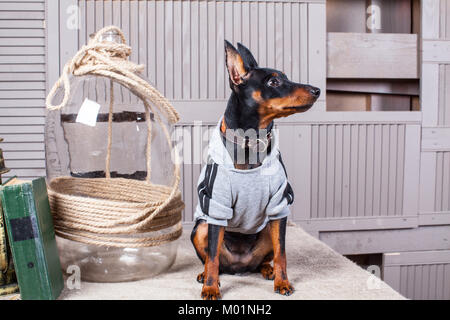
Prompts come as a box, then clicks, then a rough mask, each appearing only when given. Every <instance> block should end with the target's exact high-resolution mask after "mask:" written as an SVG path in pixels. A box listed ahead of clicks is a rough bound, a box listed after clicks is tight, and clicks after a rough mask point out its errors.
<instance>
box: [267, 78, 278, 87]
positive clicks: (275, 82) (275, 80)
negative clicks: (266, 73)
mask: <svg viewBox="0 0 450 320" xmlns="http://www.w3.org/2000/svg"><path fill="white" fill-rule="evenodd" d="M267 85H268V86H269V87H274V88H276V87H279V86H280V85H281V80H280V79H279V78H277V77H273V78H270V79H269V81H267Z"/></svg>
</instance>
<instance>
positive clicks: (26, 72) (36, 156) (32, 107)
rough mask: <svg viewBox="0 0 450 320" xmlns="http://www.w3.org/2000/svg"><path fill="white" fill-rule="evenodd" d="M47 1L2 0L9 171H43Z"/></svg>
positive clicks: (1, 113)
mask: <svg viewBox="0 0 450 320" xmlns="http://www.w3.org/2000/svg"><path fill="white" fill-rule="evenodd" d="M44 18H45V3H44V0H26V1H21V0H19V1H12V0H11V1H5V0H1V1H0V137H3V138H4V139H5V140H4V142H3V143H1V144H0V148H2V149H3V151H4V156H5V163H6V166H7V167H9V168H11V169H12V170H11V171H10V172H9V173H8V174H6V175H5V177H9V176H12V175H17V176H19V177H21V178H33V177H37V176H44V175H45V169H44V168H45V160H44V158H45V157H44V121H45V120H44V99H45V77H46V74H45V29H44Z"/></svg>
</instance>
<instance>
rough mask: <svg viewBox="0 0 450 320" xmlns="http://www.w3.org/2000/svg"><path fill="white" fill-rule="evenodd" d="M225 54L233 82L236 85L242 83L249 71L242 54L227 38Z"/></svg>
mask: <svg viewBox="0 0 450 320" xmlns="http://www.w3.org/2000/svg"><path fill="white" fill-rule="evenodd" d="M225 55H226V57H225V62H226V64H227V69H228V75H229V76H230V80H231V82H233V83H234V84H235V85H239V84H241V83H242V82H243V81H244V80H243V77H244V75H245V74H246V73H247V70H246V69H245V66H244V61H243V60H242V57H241V55H240V54H239V52H238V51H237V50H236V48H235V47H234V46H233V45H232V44H231V43H229V42H228V41H227V40H225Z"/></svg>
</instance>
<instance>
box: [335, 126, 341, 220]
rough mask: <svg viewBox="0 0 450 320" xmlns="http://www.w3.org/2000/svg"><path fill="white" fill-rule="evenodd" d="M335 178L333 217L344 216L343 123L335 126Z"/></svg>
mask: <svg viewBox="0 0 450 320" xmlns="http://www.w3.org/2000/svg"><path fill="white" fill-rule="evenodd" d="M335 133H336V137H335V141H334V146H335V159H334V167H335V177H334V178H335V180H334V188H333V189H334V190H333V193H334V194H333V197H334V205H333V217H341V216H342V189H343V188H342V181H343V179H342V175H343V125H336V126H335Z"/></svg>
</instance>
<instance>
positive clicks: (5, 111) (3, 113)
mask: <svg viewBox="0 0 450 320" xmlns="http://www.w3.org/2000/svg"><path fill="white" fill-rule="evenodd" d="M13 116H24V117H26V116H28V117H36V116H39V117H44V116H45V110H44V108H43V107H42V106H41V107H39V108H0V117H13Z"/></svg>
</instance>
